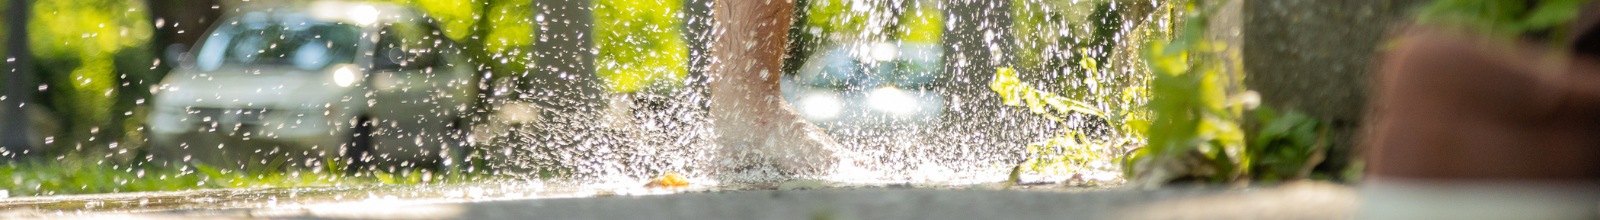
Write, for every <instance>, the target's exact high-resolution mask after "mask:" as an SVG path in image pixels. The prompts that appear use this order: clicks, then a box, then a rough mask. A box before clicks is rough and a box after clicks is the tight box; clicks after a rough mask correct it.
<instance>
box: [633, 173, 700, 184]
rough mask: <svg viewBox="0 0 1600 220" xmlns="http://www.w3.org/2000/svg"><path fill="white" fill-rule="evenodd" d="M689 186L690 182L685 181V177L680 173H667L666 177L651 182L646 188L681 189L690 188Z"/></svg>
mask: <svg viewBox="0 0 1600 220" xmlns="http://www.w3.org/2000/svg"><path fill="white" fill-rule="evenodd" d="M688 185H689V180H687V179H683V176H681V175H678V173H667V174H665V175H661V177H658V178H655V179H652V180H650V183H649V184H645V185H644V186H646V187H679V186H688Z"/></svg>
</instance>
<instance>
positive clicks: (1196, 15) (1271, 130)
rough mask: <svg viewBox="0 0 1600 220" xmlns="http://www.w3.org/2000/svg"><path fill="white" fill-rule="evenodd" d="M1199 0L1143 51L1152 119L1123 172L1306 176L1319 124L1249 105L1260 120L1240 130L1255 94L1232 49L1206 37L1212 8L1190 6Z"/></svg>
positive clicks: (1145, 176)
mask: <svg viewBox="0 0 1600 220" xmlns="http://www.w3.org/2000/svg"><path fill="white" fill-rule="evenodd" d="M1202 5H1203V4H1202V3H1189V4H1187V5H1185V6H1184V8H1185V10H1186V16H1185V18H1184V20H1183V22H1184V24H1183V26H1182V29H1181V30H1180V31H1179V33H1178V34H1177V35H1176V36H1174V37H1173V38H1172V39H1171V40H1170V41H1165V42H1163V41H1156V42H1152V43H1151V45H1150V46H1148V47H1147V48H1146V50H1145V51H1144V55H1143V56H1144V60H1145V62H1146V63H1147V65H1148V67H1149V69H1150V71H1151V74H1153V75H1154V77H1155V78H1154V79H1153V81H1154V82H1153V83H1152V85H1151V90H1152V97H1151V100H1150V105H1149V108H1150V110H1151V111H1152V112H1153V113H1154V120H1153V123H1152V124H1151V126H1150V127H1149V128H1148V130H1146V131H1145V133H1146V135H1148V137H1149V144H1148V145H1147V146H1145V147H1144V148H1141V149H1139V150H1137V151H1136V152H1135V153H1134V154H1132V155H1130V157H1129V158H1128V161H1127V163H1126V164H1124V165H1125V166H1127V167H1126V168H1125V169H1124V170H1125V171H1127V172H1128V173H1127V176H1128V178H1130V179H1132V180H1133V181H1135V184H1137V185H1145V186H1153V185H1160V184H1162V183H1165V182H1167V181H1173V180H1180V179H1198V180H1206V181H1209V182H1215V183H1223V182H1243V181H1249V180H1266V181H1276V180H1285V179H1298V178H1306V177H1307V176H1308V175H1309V172H1310V171H1311V170H1310V168H1311V167H1313V166H1315V165H1316V164H1318V163H1320V162H1321V161H1322V158H1321V156H1322V151H1323V148H1322V145H1323V135H1322V130H1323V129H1322V128H1321V127H1319V123H1318V122H1317V120H1316V119H1313V118H1310V117H1308V116H1306V115H1304V114H1300V113H1296V112H1289V113H1286V114H1279V113H1277V112H1276V111H1273V110H1270V109H1266V108H1263V109H1260V110H1256V112H1255V114H1256V119H1257V123H1260V124H1261V125H1262V126H1259V127H1258V128H1259V129H1258V130H1255V131H1254V132H1251V133H1249V134H1248V135H1247V134H1246V129H1245V127H1244V126H1243V123H1244V120H1245V119H1246V118H1245V115H1244V113H1245V111H1246V110H1249V109H1251V108H1254V107H1255V106H1256V105H1257V102H1259V97H1258V96H1257V95H1256V94H1255V93H1254V92H1252V91H1249V90H1246V89H1245V88H1243V85H1244V84H1243V78H1244V76H1243V75H1242V74H1241V73H1243V71H1242V70H1241V69H1239V67H1238V66H1237V64H1238V63H1239V57H1238V55H1237V53H1236V52H1234V50H1229V49H1228V46H1227V45H1225V44H1222V43H1221V42H1216V41H1212V40H1209V39H1207V38H1206V35H1205V34H1206V30H1208V29H1209V28H1208V25H1209V18H1210V14H1211V13H1210V11H1202V10H1197V9H1196V8H1197V7H1205V6H1202ZM1247 136H1251V137H1253V138H1251V139H1247V138H1246V137H1247Z"/></svg>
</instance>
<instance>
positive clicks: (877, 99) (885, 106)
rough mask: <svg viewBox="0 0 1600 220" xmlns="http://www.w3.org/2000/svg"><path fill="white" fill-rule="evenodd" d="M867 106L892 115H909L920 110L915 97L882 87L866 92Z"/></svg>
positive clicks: (898, 90) (902, 91) (903, 91)
mask: <svg viewBox="0 0 1600 220" xmlns="http://www.w3.org/2000/svg"><path fill="white" fill-rule="evenodd" d="M867 106H868V107H872V109H873V110H878V111H882V112H888V113H890V114H894V115H910V114H912V113H916V112H917V111H918V110H921V109H922V107H921V105H918V103H917V97H916V96H912V95H911V93H908V92H906V91H905V90H900V89H899V88H894V87H883V88H878V89H874V90H872V91H871V92H868V93H867Z"/></svg>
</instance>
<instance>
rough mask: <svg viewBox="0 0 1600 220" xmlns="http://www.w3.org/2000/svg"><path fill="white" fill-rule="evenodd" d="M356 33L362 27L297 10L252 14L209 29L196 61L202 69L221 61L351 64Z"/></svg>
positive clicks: (305, 66) (321, 65) (306, 66)
mask: <svg viewBox="0 0 1600 220" xmlns="http://www.w3.org/2000/svg"><path fill="white" fill-rule="evenodd" d="M360 35H361V29H360V27H357V26H354V25H347V24H341V23H335V22H328V21H319V20H314V19H311V17H310V16H308V15H305V14H301V13H274V14H269V13H266V12H252V13H247V14H245V15H243V16H239V17H236V18H234V19H232V20H229V21H225V22H223V23H222V25H221V26H218V27H217V28H216V29H215V30H214V31H212V32H211V35H210V36H209V37H208V38H207V39H206V40H205V43H204V44H203V45H201V46H200V51H199V53H198V54H197V57H196V59H195V64H196V66H197V67H199V68H200V70H201V71H214V70H217V69H219V68H221V67H222V66H224V65H245V66H265V65H272V66H287V67H294V68H296V69H301V70H320V69H323V68H326V67H328V66H329V65H332V64H337V63H351V62H353V60H354V59H355V52H356V48H357V45H358V42H359V41H358V39H360Z"/></svg>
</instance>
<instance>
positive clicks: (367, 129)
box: [344, 116, 373, 174]
mask: <svg viewBox="0 0 1600 220" xmlns="http://www.w3.org/2000/svg"><path fill="white" fill-rule="evenodd" d="M354 125H355V127H353V128H352V129H350V135H348V136H346V139H345V144H344V146H345V148H344V159H345V161H346V162H347V163H346V164H345V173H346V174H355V173H356V172H357V171H358V170H361V169H365V168H366V167H367V164H369V163H371V160H372V158H370V156H369V154H371V153H372V145H373V143H372V135H373V122H372V117H368V116H361V117H357V118H356V123H355V124H354Z"/></svg>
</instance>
